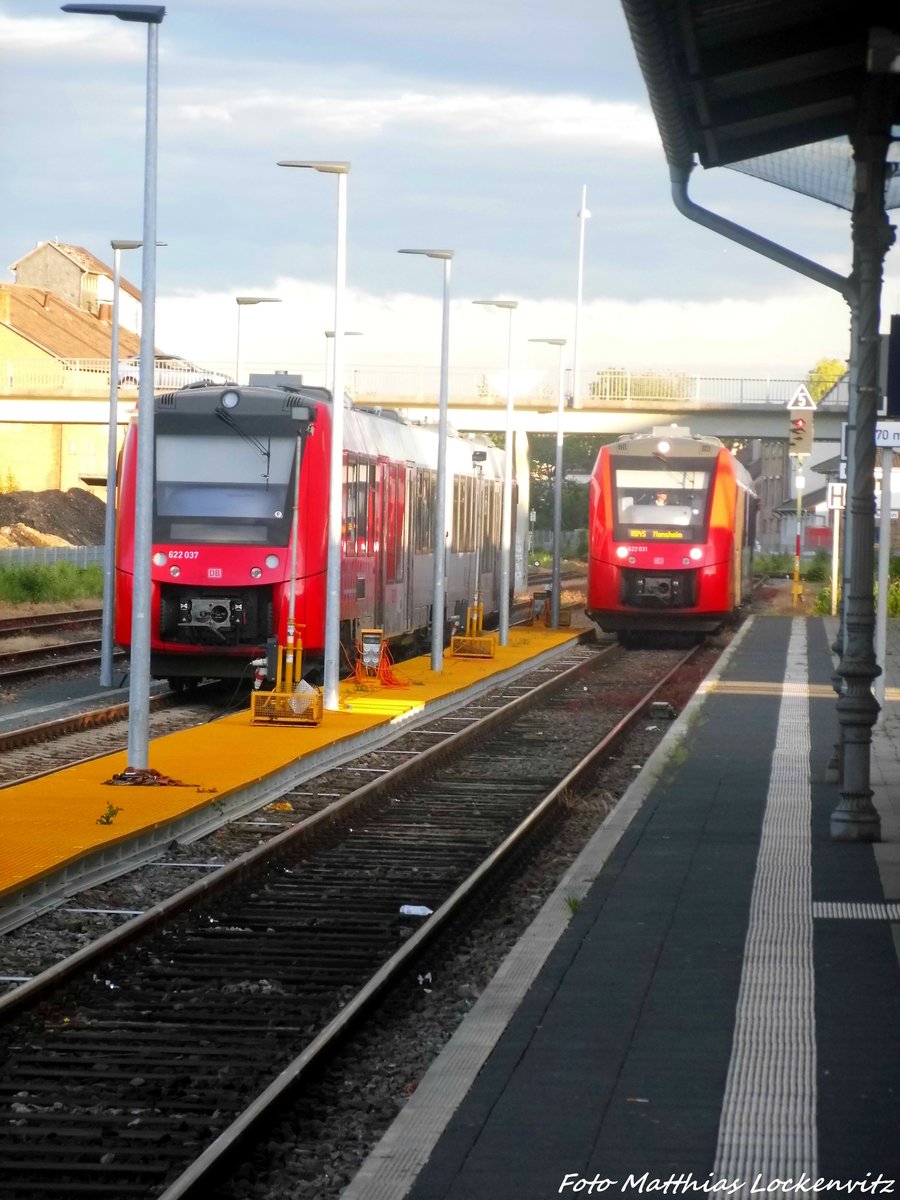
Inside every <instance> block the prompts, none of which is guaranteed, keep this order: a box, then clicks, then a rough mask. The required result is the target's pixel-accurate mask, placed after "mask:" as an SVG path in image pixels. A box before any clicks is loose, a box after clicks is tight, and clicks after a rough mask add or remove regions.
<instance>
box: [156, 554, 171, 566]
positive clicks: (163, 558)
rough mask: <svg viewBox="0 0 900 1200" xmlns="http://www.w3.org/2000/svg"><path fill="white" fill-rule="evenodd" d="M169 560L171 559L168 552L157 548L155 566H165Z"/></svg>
mask: <svg viewBox="0 0 900 1200" xmlns="http://www.w3.org/2000/svg"><path fill="white" fill-rule="evenodd" d="M168 561H169V556H168V554H166V553H165V552H164V551H162V550H157V552H156V553H155V554H154V555H153V565H154V567H164V566H165V565H166V563H167V562H168Z"/></svg>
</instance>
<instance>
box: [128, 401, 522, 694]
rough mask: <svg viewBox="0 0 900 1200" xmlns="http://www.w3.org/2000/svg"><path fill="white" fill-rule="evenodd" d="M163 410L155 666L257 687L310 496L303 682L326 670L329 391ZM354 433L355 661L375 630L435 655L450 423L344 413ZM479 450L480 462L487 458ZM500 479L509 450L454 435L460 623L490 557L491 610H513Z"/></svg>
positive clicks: (349, 446) (349, 520)
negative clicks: (253, 667) (444, 427)
mask: <svg viewBox="0 0 900 1200" xmlns="http://www.w3.org/2000/svg"><path fill="white" fill-rule="evenodd" d="M154 404H155V415H154V425H155V430H154V436H155V446H154V473H155V478H154V489H153V490H154V501H153V559H152V568H151V608H150V621H151V666H150V669H151V674H152V675H153V676H155V677H157V678H168V679H169V680H170V681H171V682H172V684H173V686H176V687H177V686H180V685H181V684H183V683H185V682H186V681H191V680H196V679H198V678H204V677H207V678H229V677H239V676H242V675H245V674H246V676H247V678H248V679H249V678H250V675H251V671H250V668H249V664H250V661H251V660H252V659H254V658H256V657H259V656H260V655H262V654H263V653H265V650H266V647H267V643H268V642H269V639H272V638H275V639H277V641H278V643H279V644H282V645H283V644H284V642H285V638H286V625H287V617H288V608H289V598H290V587H291V562H290V561H289V547H290V538H291V522H292V517H293V510H294V503H295V499H296V503H297V520H298V527H297V538H296V561H295V563H294V576H295V585H294V586H295V593H296V594H295V603H294V615H295V619H296V622H297V628H298V634H299V636H300V638H301V639H302V649H303V668H304V674H306V675H307V676H309V677H312V678H316V676H317V670H318V671H320V670H321V662H322V653H323V642H324V627H325V596H326V563H327V551H328V490H329V472H330V441H331V414H332V405H331V395H330V393H329V392H328V391H326V390H325V389H324V388H312V387H304V386H302V385H301V384H300V383H299V381H297V382H296V383H293V382H292V381H288V386H283V385H282V386H278V387H270V386H249V387H246V386H241V387H239V386H236V385H233V384H229V385H227V386H204V385H192V386H190V387H186V388H183V389H181V390H180V391H177V392H172V393H169V394H165V395H157V396H156V397H155V398H154ZM297 413H300V414H302V415H303V417H304V419H301V420H298V419H296V414H297ZM292 414H295V415H292ZM137 437H138V426H137V418H136V416H135V417H134V418H133V419H132V423H131V425H130V427H129V429H128V432H127V434H126V438H125V443H124V445H123V449H122V455H121V459H120V466H119V485H118V488H119V490H118V523H117V524H118V531H117V546H116V610H115V616H116V620H115V635H116V641H117V642H118V643H119V644H120V645H123V646H128V645H129V644H130V641H131V619H132V585H133V577H134V540H133V531H134V507H135V482H136V469H137ZM343 440H344V484H343V524H342V531H341V547H342V568H341V641H342V644H343V645H344V646H345V648H346V650H347V651H348V654H350V653H352V649H353V646H354V643H355V641H356V639H357V635H358V632H359V630H360V629H361V628H375V629H380V630H382V631H383V633H384V637H385V639H386V640H389V641H394V642H398V641H406V642H408V643H410V644H412V645H422V646H424V645H426V644H427V639H428V637H429V631H430V624H431V616H432V613H431V607H432V594H433V578H434V576H433V570H434V568H433V564H434V558H433V555H434V550H435V547H434V514H435V510H434V505H435V490H436V488H435V484H436V467H437V451H438V437H437V430H436V427H433V426H425V425H416V424H411V423H409V422H407V421H404V420H402V419H401V418H399V417H397V416H396V415H394V414H392V413H389V412H381V411H378V410H366V409H357V408H354V407H352V406H350V405H349V403H346V404H345V408H344V438H343ZM298 442H299V463H300V466H299V478H298V477H297V471H296V461H297V457H298ZM473 451H479V452H480V453H479V454H478V455H477V457H478V458H479V459H480V460H481V461H479V462H478V463H477V464H476V463H474V462H473ZM502 475H503V455H502V453H501V452H500V451H498V450H497V449H496V448H495V447H493V446H492V445H490V444H489V443H487V442H486V441H483V440H480V439H479V440H475V439H472V438H463V437H460V436H458V435H456V434H451V435H450V436H449V437H448V441H447V481H448V507H449V506H450V505H451V504H452V513H449V514H448V525H447V527H448V529H449V530H450V536H449V539H448V546H447V549H446V587H445V596H446V612H447V614H448V618H450V619H452V617H453V616H459V615H463V616H464V614H465V609H466V604H467V602H470V601H471V599H472V596H473V593H474V589H475V584H476V581H475V579H474V577H473V575H474V570H475V558H476V555H475V551H476V547H477V548H478V550H479V567H480V570H479V574H480V580H479V583H480V586H481V592H482V596H483V598H484V608H485V612H486V613H495V612H496V611H497V610H498V608H499V586H500V545H501V507H502V505H501V494H502ZM479 489H480V493H481V494H480V497H479V494H478V493H479ZM479 499H480V501H481V503H480V504H478V501H479ZM476 512H477V513H480V514H481V515H482V520H481V522H480V526H481V527H480V528H476ZM449 624H450V620H448V626H449ZM448 632H449V630H448Z"/></svg>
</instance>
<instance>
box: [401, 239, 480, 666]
mask: <svg viewBox="0 0 900 1200" xmlns="http://www.w3.org/2000/svg"><path fill="white" fill-rule="evenodd" d="M399 253H400V254H423V255H424V256H425V257H426V258H437V259H440V261H441V262H443V264H444V300H443V306H442V310H441V311H442V317H441V386H440V395H439V399H438V460H437V479H436V480H435V495H434V575H433V583H432V590H431V669H432V671H442V670H443V666H444V573H445V569H446V563H445V561H444V560H445V556H446V553H447V396H448V386H447V380H448V375H449V357H450V263H451V262H452V260H453V251H452V250H401V251H399ZM477 582H478V581H477V580H476V586H477Z"/></svg>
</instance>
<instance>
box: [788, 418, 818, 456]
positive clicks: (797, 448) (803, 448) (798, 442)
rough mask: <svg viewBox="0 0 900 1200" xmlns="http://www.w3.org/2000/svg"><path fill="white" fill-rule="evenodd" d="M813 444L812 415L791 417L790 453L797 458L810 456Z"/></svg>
mask: <svg viewBox="0 0 900 1200" xmlns="http://www.w3.org/2000/svg"><path fill="white" fill-rule="evenodd" d="M812 444H813V421H812V414H811V413H806V414H804V415H803V416H796V415H793V414H792V415H791V431H790V434H789V435H788V451H789V453H791V454H795V455H797V456H799V455H801V454H810V453H811V452H812Z"/></svg>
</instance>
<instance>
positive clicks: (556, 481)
mask: <svg viewBox="0 0 900 1200" xmlns="http://www.w3.org/2000/svg"><path fill="white" fill-rule="evenodd" d="M528 340H529V341H530V342H543V343H544V344H545V345H547V346H559V390H558V393H557V402H556V471H555V474H554V476H553V571H552V575H551V582H550V624H551V626H552V627H553V628H554V629H559V593H560V545H561V543H562V479H563V409H564V407H565V365H564V364H563V348H564V347H565V344H566V339H565V338H529V339H528Z"/></svg>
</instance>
